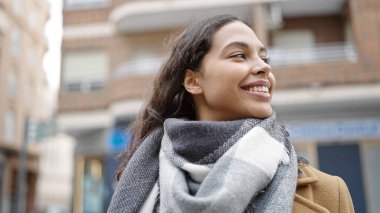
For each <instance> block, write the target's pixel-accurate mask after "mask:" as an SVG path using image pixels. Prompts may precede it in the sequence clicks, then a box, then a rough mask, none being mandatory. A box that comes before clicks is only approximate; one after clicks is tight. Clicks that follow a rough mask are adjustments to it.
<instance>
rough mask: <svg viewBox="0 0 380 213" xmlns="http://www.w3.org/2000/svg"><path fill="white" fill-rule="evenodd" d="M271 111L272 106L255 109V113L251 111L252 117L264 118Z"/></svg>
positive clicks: (270, 113) (269, 114)
mask: <svg viewBox="0 0 380 213" xmlns="http://www.w3.org/2000/svg"><path fill="white" fill-rule="evenodd" d="M272 112H273V110H272V107H270V108H267V109H262V110H260V111H256V112H255V113H253V116H252V117H254V118H260V119H264V118H267V117H269V116H271V115H272Z"/></svg>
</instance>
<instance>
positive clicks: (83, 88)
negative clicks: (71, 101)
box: [63, 80, 106, 93]
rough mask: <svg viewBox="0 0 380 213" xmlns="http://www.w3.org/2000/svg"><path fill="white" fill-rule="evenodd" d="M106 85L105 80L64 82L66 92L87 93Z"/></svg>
mask: <svg viewBox="0 0 380 213" xmlns="http://www.w3.org/2000/svg"><path fill="white" fill-rule="evenodd" d="M105 85H106V82H105V81H99V80H98V81H91V80H87V81H79V82H67V83H64V84H63V89H64V91H66V92H81V93H87V92H90V91H94V90H99V89H102V88H103V87H104V86H105Z"/></svg>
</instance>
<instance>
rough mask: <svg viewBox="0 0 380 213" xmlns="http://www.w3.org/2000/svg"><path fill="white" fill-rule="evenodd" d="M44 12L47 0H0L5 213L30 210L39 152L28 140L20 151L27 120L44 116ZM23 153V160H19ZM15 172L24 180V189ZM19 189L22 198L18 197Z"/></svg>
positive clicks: (0, 172) (0, 189)
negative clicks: (28, 143)
mask: <svg viewBox="0 0 380 213" xmlns="http://www.w3.org/2000/svg"><path fill="white" fill-rule="evenodd" d="M48 11H49V10H48V4H47V2H46V1H45V0H28V1H25V0H1V1H0V212H4V213H7V212H16V209H17V208H18V206H22V207H21V208H25V209H26V210H27V212H32V211H33V210H34V200H35V196H36V192H35V191H36V181H37V178H38V152H37V151H36V149H34V147H33V145H29V146H28V147H29V148H26V151H25V153H26V154H25V155H22V154H21V153H24V152H23V147H25V146H24V144H25V143H24V142H25V141H26V140H28V138H30V139H31V138H33V136H32V135H31V134H27V131H28V129H29V130H31V129H32V128H33V127H32V125H28V124H30V123H36V122H38V121H40V120H43V119H46V118H47V116H48V112H47V111H48V110H46V108H45V107H46V105H44V103H45V100H44V97H45V96H42V95H41V94H43V93H44V92H45V90H46V89H47V87H48V85H47V81H46V77H45V72H44V70H43V68H42V61H43V56H44V54H45V52H46V50H47V43H46V38H45V35H44V27H45V23H46V21H47V19H48V17H49V14H48ZM29 127H30V128H29ZM30 142H33V141H30ZM22 156H24V157H25V160H20V159H21V158H24V157H22ZM20 157H21V158H20ZM21 168H23V169H21ZM19 171H21V172H20V173H19ZM19 174H22V175H19ZM18 177H23V178H20V180H21V179H24V180H25V182H26V183H25V184H24V187H23V188H21V187H20V184H19V183H22V182H23V181H21V182H19V181H18ZM20 190H21V191H23V193H24V195H25V196H23V199H18V197H19V196H18V192H20ZM17 200H22V202H20V203H19V202H17Z"/></svg>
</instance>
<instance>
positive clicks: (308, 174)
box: [297, 163, 318, 186]
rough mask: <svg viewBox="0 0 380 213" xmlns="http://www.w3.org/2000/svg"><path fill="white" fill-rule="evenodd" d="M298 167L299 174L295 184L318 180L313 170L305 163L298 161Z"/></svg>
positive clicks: (299, 184) (300, 184) (302, 184)
mask: <svg viewBox="0 0 380 213" xmlns="http://www.w3.org/2000/svg"><path fill="white" fill-rule="evenodd" d="M298 169H299V170H300V174H299V176H298V179H297V186H304V185H307V184H313V183H316V182H317V181H318V177H317V176H316V175H315V174H314V172H313V171H311V170H310V168H308V166H307V165H305V164H303V163H299V164H298Z"/></svg>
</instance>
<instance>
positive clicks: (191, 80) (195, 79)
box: [182, 69, 203, 95]
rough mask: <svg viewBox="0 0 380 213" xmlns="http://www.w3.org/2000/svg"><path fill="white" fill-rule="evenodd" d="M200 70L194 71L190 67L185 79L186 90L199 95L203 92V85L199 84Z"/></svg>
mask: <svg viewBox="0 0 380 213" xmlns="http://www.w3.org/2000/svg"><path fill="white" fill-rule="evenodd" d="M199 77H200V73H199V72H194V71H192V70H190V69H186V71H185V78H184V80H183V83H182V84H183V86H184V87H185V89H186V91H188V92H189V93H190V94H193V95H199V94H201V93H202V92H203V90H202V87H201V85H200V84H199Z"/></svg>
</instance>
